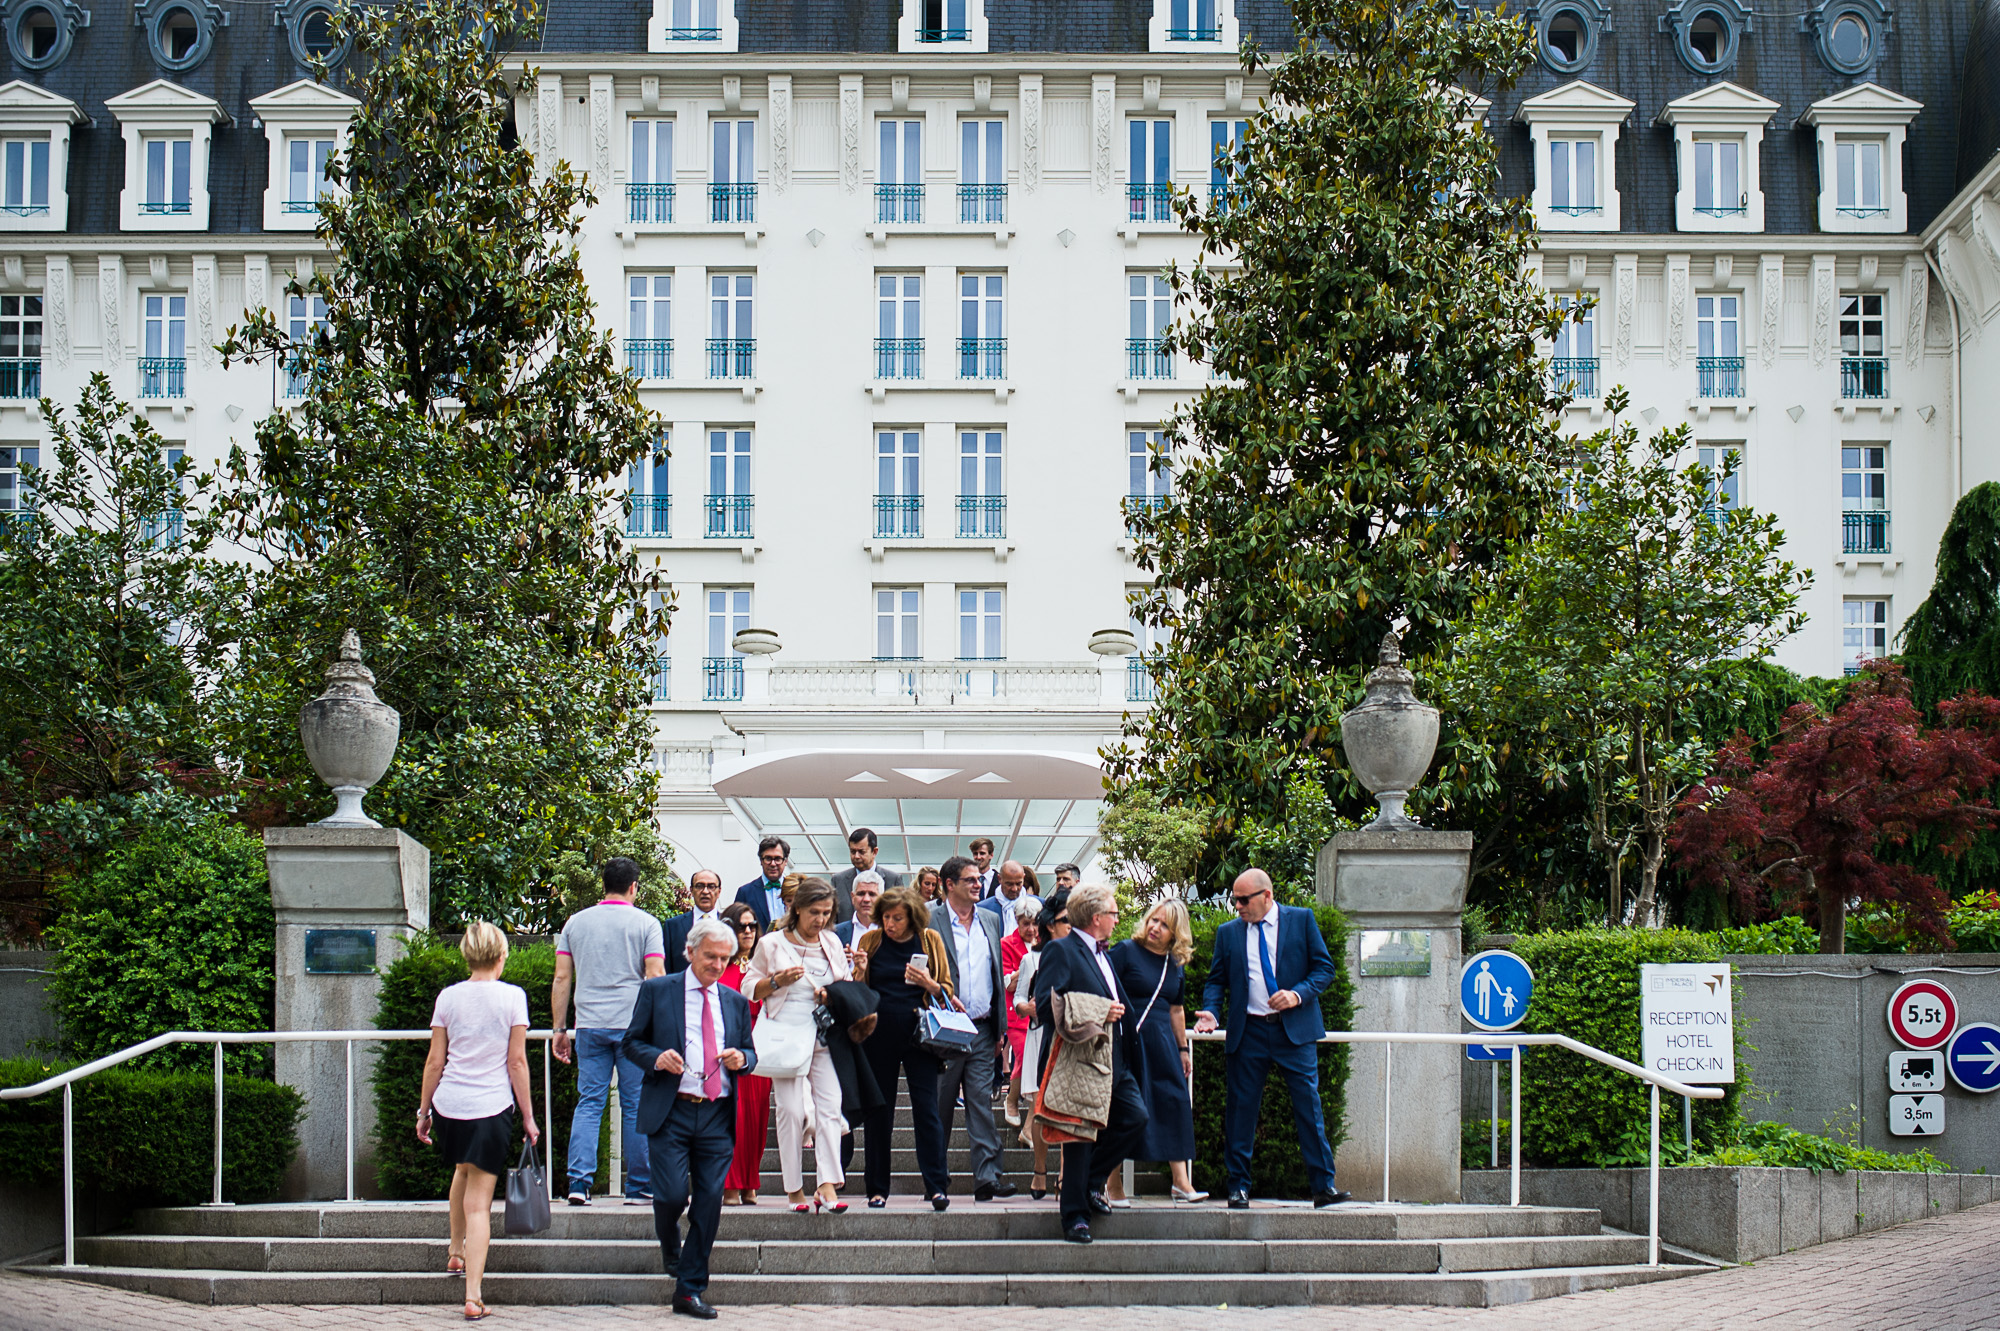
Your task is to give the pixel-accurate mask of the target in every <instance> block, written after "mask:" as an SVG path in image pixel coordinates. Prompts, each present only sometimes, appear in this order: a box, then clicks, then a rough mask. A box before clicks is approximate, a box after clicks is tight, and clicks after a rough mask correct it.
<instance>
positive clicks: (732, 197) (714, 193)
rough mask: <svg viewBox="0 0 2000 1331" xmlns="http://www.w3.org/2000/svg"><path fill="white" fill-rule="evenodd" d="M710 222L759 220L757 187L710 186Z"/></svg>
mask: <svg viewBox="0 0 2000 1331" xmlns="http://www.w3.org/2000/svg"><path fill="white" fill-rule="evenodd" d="M708 220H709V221H711V222H754V221H756V220H757V187H756V186H755V185H710V186H709V187H708Z"/></svg>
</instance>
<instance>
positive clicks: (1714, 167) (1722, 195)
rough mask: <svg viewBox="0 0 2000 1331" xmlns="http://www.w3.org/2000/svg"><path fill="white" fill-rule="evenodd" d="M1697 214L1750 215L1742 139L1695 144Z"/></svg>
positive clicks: (1707, 215)
mask: <svg viewBox="0 0 2000 1331" xmlns="http://www.w3.org/2000/svg"><path fill="white" fill-rule="evenodd" d="M1694 210H1695V211H1696V212H1697V213H1700V214H1701V215H1703V216H1704V217H1742V216H1744V215H1745V214H1746V213H1748V212H1749V211H1750V196H1749V195H1748V194H1747V193H1745V192H1744V189H1743V140H1742V139H1737V138H1724V139H1705V138H1697V139H1696V140H1695V141H1694Z"/></svg>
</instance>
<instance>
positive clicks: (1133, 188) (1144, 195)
mask: <svg viewBox="0 0 2000 1331" xmlns="http://www.w3.org/2000/svg"><path fill="white" fill-rule="evenodd" d="M1125 206H1126V212H1127V213H1128V214H1129V219H1130V220H1131V221H1134V222H1171V221H1173V220H1174V187H1173V186H1172V185H1171V184H1170V183H1168V182H1166V181H1161V182H1160V183H1158V184H1156V185H1127V186H1126V187H1125Z"/></svg>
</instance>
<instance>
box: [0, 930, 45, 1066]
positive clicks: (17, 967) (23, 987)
mask: <svg viewBox="0 0 2000 1331" xmlns="http://www.w3.org/2000/svg"><path fill="white" fill-rule="evenodd" d="M54 962H55V953H53V952H26V951H19V952H17V951H12V950H6V951H0V1058H20V1057H22V1056H23V1055H26V1054H35V1053H42V1052H43V1049H42V1047H41V1046H43V1045H44V1044H46V1043H49V1042H53V1041H54V1040H55V1038H56V1016H55V1012H54V1011H53V1010H52V1009H51V1008H50V1006H49V1002H48V995H47V992H46V985H47V982H48V972H49V967H50V966H51V965H53V964H54Z"/></svg>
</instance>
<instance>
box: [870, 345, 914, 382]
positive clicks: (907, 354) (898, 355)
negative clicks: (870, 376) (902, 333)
mask: <svg viewBox="0 0 2000 1331" xmlns="http://www.w3.org/2000/svg"><path fill="white" fill-rule="evenodd" d="M875 377H876V378H877V379H921V378H923V377H924V340H923V339H922V338H921V337H878V338H876V339H875Z"/></svg>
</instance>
